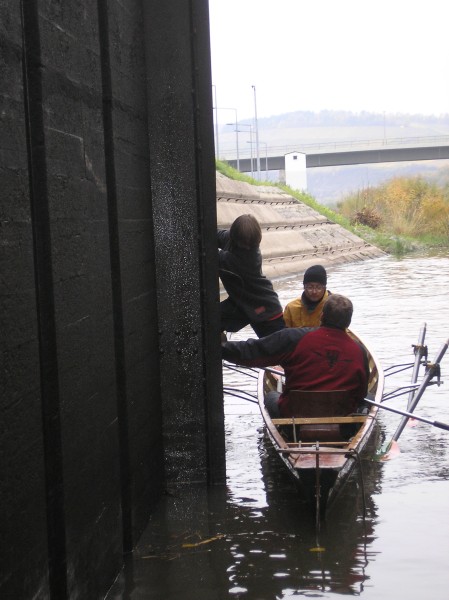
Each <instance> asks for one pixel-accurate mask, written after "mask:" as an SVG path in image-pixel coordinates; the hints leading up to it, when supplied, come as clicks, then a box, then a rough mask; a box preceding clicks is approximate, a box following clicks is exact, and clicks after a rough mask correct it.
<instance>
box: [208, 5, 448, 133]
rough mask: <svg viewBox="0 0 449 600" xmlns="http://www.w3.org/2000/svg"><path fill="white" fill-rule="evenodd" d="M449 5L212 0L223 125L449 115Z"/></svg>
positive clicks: (214, 72)
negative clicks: (337, 115)
mask: <svg viewBox="0 0 449 600" xmlns="http://www.w3.org/2000/svg"><path fill="white" fill-rule="evenodd" d="M445 6H447V3H446V1H445V0H426V2H422V1H421V0H377V1H376V2H373V1H371V0H319V1H317V0H307V1H306V0H275V1H274V0H209V10H210V21H211V50H212V83H213V85H214V86H215V87H214V92H215V93H216V99H217V106H218V108H219V111H218V112H219V115H218V120H219V122H220V123H226V122H227V121H232V120H233V119H234V118H235V111H230V110H225V109H229V108H233V109H236V110H237V112H238V119H239V120H240V119H247V118H250V117H253V116H254V91H253V89H252V86H253V85H254V86H255V88H256V104H257V114H258V117H259V118H260V117H268V116H270V115H278V114H281V113H285V112H292V111H295V110H311V111H314V112H317V111H320V110H325V109H329V110H340V109H341V110H349V111H353V112H360V111H370V112H379V113H382V112H387V113H393V112H401V113H422V114H436V115H439V114H443V113H449V46H448V45H447V42H446V40H447V22H448V16H447V9H446V8H445Z"/></svg>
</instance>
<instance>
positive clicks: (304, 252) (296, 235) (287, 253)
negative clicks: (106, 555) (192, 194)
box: [217, 173, 384, 279]
mask: <svg viewBox="0 0 449 600" xmlns="http://www.w3.org/2000/svg"><path fill="white" fill-rule="evenodd" d="M241 214H253V215H254V216H255V217H256V218H257V220H258V221H259V223H260V225H261V227H262V234H263V237H262V244H261V251H262V256H263V271H264V274H265V275H266V276H267V277H269V278H270V279H275V278H278V277H287V276H289V275H294V274H296V273H303V272H304V270H305V269H307V267H309V266H310V265H313V264H318V263H319V264H322V265H324V266H325V267H326V268H329V267H331V266H332V265H336V264H340V263H344V262H354V261H360V260H366V259H368V258H375V257H377V256H382V255H383V254H384V252H383V251H382V250H380V249H379V248H376V247H375V246H372V245H371V244H368V243H367V242H365V241H364V240H362V239H360V238H359V237H357V236H356V235H354V234H353V233H351V232H349V231H347V230H346V229H344V228H343V227H341V226H340V225H337V224H336V223H334V222H333V221H330V220H329V219H328V218H327V217H325V216H323V215H321V214H320V213H318V212H316V211H315V210H313V209H312V208H310V207H309V206H306V205H305V204H302V203H301V202H298V201H297V200H296V199H295V198H293V197H292V196H290V195H289V194H287V193H285V192H284V191H283V190H281V189H279V188H276V187H267V186H254V185H250V184H249V183H245V182H242V181H234V180H232V179H229V178H228V177H225V176H224V175H222V174H221V173H217V220H218V227H219V228H221V229H228V228H229V227H230V226H231V223H232V222H233V221H234V219H236V218H237V217H238V216H239V215H241Z"/></svg>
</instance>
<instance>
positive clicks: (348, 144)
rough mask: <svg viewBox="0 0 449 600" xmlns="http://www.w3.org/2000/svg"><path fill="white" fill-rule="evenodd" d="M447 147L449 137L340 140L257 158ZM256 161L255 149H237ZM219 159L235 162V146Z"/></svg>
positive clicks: (273, 149) (276, 148)
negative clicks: (296, 153) (298, 154)
mask: <svg viewBox="0 0 449 600" xmlns="http://www.w3.org/2000/svg"><path fill="white" fill-rule="evenodd" d="M447 145H449V136H447V135H439V136H436V135H435V136H423V137H396V138H381V139H370V140H357V139H355V140H341V141H336V142H318V143H315V144H303V143H301V142H298V143H297V144H287V145H273V146H266V147H265V145H264V147H263V148H262V147H259V156H260V160H261V162H263V160H264V159H265V158H266V157H271V156H282V155H284V154H288V153H290V152H304V153H305V154H324V153H326V152H339V151H342V152H343V151H345V150H374V149H378V148H398V147H399V148H406V147H409V148H420V147H423V146H447ZM251 155H252V156H253V158H254V160H255V159H256V149H255V145H254V144H253V148H252V151H251V148H247V147H243V148H241V149H240V148H239V158H251ZM220 158H221V159H224V160H236V148H235V146H234V147H233V148H230V149H226V148H223V149H221V148H220Z"/></svg>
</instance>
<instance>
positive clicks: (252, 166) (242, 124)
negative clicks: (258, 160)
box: [240, 123, 254, 177]
mask: <svg viewBox="0 0 449 600" xmlns="http://www.w3.org/2000/svg"><path fill="white" fill-rule="evenodd" d="M240 127H249V142H247V143H248V144H251V177H254V164H253V126H252V125H250V124H247V123H240Z"/></svg>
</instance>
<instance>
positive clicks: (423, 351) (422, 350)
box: [407, 323, 427, 410]
mask: <svg viewBox="0 0 449 600" xmlns="http://www.w3.org/2000/svg"><path fill="white" fill-rule="evenodd" d="M426 329H427V324H426V323H423V325H422V327H421V329H420V331H419V336H418V343H417V344H416V346H414V352H415V363H414V365H413V371H412V381H411V382H412V384H414V383H416V382H417V380H418V373H419V367H420V366H421V359H422V357H423V356H424V357H425V358H426V359H427V346H424V339H425V337H426ZM414 395H415V391H414V390H411V391H410V394H409V397H408V401H407V409H408V410H410V406H411V405H412V402H413V397H414Z"/></svg>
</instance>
